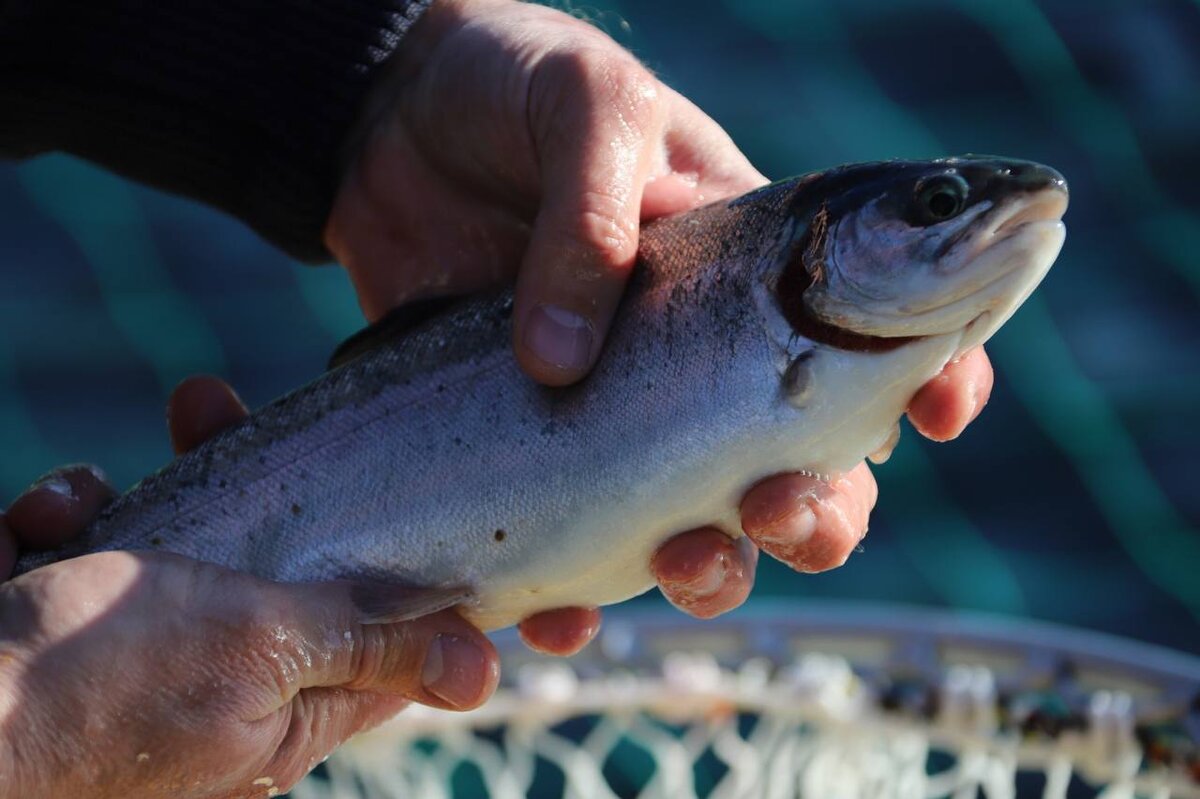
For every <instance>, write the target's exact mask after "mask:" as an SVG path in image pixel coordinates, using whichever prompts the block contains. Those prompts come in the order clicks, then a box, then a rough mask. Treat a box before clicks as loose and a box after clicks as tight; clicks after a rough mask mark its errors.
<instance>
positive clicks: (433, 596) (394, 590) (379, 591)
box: [350, 582, 472, 624]
mask: <svg viewBox="0 0 1200 799" xmlns="http://www.w3.org/2000/svg"><path fill="white" fill-rule="evenodd" d="M471 596H472V592H471V589H469V588H462V587H457V588H421V587H419V586H411V585H393V584H391V583H362V582H359V583H354V585H353V586H352V587H351V589H350V598H351V599H352V600H353V601H354V604H355V606H356V607H357V608H358V613H359V618H358V620H359V622H360V623H361V624H394V623H396V622H401V621H412V620H413V619H419V618H421V617H422V616H428V615H429V614H431V613H437V612H438V611H439V610H445V609H446V608H452V607H454V606H455V605H457V604H459V603H461V602H463V601H465V600H467V599H470V598H471Z"/></svg>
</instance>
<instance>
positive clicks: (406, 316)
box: [329, 297, 462, 369]
mask: <svg viewBox="0 0 1200 799" xmlns="http://www.w3.org/2000/svg"><path fill="white" fill-rule="evenodd" d="M460 302H462V297H432V298H430V299H426V300H416V301H415V302H410V303H408V304H407V305H401V306H400V307H399V308H396V309H394V310H392V311H390V312H389V313H388V314H387V316H385V317H383V318H382V319H380V320H379V321H378V322H376V323H374V324H372V325H368V326H367V327H364V328H363V329H362V330H360V331H358V332H357V333H355V334H354V335H353V336H351V337H350V338H348V339H346V340H345V341H343V342H342V343H341V344H339V345H338V348H337V349H336V350H334V351H333V355H332V356H330V358H329V368H330V369H336V368H338V367H339V366H342V365H343V364H347V363H349V362H350V361H353V360H354V359H355V358H357V357H358V356H360V355H366V354H367V353H368V352H371V351H373V350H376V349H379V348H380V347H384V346H387V345H388V344H391V343H392V342H393V341H395V340H396V339H398V338H402V337H403V336H405V335H406V334H407V333H409V332H410V331H412V330H414V329H415V328H417V327H419V326H421V325H423V324H425V323H426V322H428V321H429V320H430V319H433V318H434V317H437V316H440V315H441V314H443V313H445V312H446V311H448V310H449V309H450V308H451V307H453V306H455V305H457V304H458V303H460Z"/></svg>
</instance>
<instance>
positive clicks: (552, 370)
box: [513, 48, 663, 385]
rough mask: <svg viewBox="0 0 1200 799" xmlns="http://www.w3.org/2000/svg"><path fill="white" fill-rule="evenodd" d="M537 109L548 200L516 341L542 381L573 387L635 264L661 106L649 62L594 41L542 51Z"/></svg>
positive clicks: (535, 87) (524, 276)
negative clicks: (602, 48)
mask: <svg viewBox="0 0 1200 799" xmlns="http://www.w3.org/2000/svg"><path fill="white" fill-rule="evenodd" d="M530 108H531V124H532V126H533V135H534V138H535V141H536V142H537V146H538V152H539V160H540V163H539V166H540V168H541V176H542V177H541V182H542V199H541V205H540V208H539V211H538V214H537V218H536V220H535V222H534V228H533V233H532V235H531V237H530V242H529V247H528V250H527V251H526V254H525V258H524V260H523V263H522V266H521V270H520V273H519V275H518V278H517V288H516V298H515V306H514V314H515V315H514V319H515V325H514V331H513V335H514V346H515V349H516V354H517V359H518V360H519V361H520V363H521V366H522V368H524V369H525V371H526V372H528V373H529V375H530V376H532V377H533V378H534V379H535V380H538V381H540V382H542V383H546V384H547V385H566V384H569V383H573V382H575V381H576V380H579V379H580V378H581V377H583V375H584V374H586V372H587V371H588V369H590V368H591V366H592V364H593V363H594V362H595V360H596V357H597V355H598V354H599V352H600V348H601V344H602V342H603V339H604V336H605V334H606V333H607V331H608V326H609V322H610V320H611V318H612V314H613V312H614V311H615V310H616V307H617V303H618V302H619V300H620V298H621V292H622V290H623V289H624V286H625V281H626V279H627V278H628V276H629V273H630V270H631V269H632V267H633V262H634V258H635V256H636V254H637V243H638V222H639V215H640V209H641V200H642V187H643V185H644V184H645V182H646V179H647V177H648V176H649V173H650V170H651V169H652V167H653V165H654V164H655V162H656V158H658V159H659V160H660V161H661V156H662V153H661V151H660V150H659V149H656V148H658V147H659V143H660V142H661V137H660V133H661V127H662V124H663V121H662V117H663V111H662V108H661V107H660V105H659V103H658V100H657V82H656V81H655V80H654V79H653V78H652V77H651V76H650V75H649V73H647V72H646V70H645V69H644V68H642V67H641V66H640V65H639V64H637V62H636V61H634V60H633V59H632V58H631V57H629V56H627V55H626V54H624V53H621V54H619V55H618V54H612V53H607V52H603V53H601V52H599V51H598V50H597V49H596V48H588V49H583V50H579V51H576V52H573V53H569V54H561V55H550V56H547V57H546V59H545V60H544V61H543V62H542V63H541V65H540V66H539V68H538V72H537V74H536V75H535V77H534V78H533V83H532V88H531V101H530Z"/></svg>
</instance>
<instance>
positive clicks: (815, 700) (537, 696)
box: [294, 622, 1200, 799]
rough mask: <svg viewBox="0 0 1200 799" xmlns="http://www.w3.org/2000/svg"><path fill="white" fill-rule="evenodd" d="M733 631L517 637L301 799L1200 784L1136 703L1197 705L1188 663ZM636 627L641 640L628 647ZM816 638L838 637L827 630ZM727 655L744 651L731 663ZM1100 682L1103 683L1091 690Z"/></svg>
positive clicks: (772, 798) (891, 793) (314, 782)
mask: <svg viewBox="0 0 1200 799" xmlns="http://www.w3.org/2000/svg"><path fill="white" fill-rule="evenodd" d="M678 626H679V625H678V624H677V625H676V627H678ZM766 626H767V627H768V628H770V625H766ZM728 629H729V628H727V629H726V630H724V631H722V630H720V629H718V630H716V631H715V632H716V633H717V635H716V637H713V636H711V635H710V636H708V638H707V639H706V641H707V646H705V647H703V648H702V649H694V648H693V649H684V648H681V647H680V645H682V644H684V643H685V642H684V641H683V640H681V639H679V638H678V636H676V638H675V640H673V639H672V636H671V635H670V628H667V631H666V632H664V631H663V630H660V629H657V628H656V627H655V626H654V625H652V624H648V623H646V624H643V625H641V626H640V628H639V629H636V630H634V631H633V633H631V632H630V630H627V629H620V628H618V629H617V630H616V631H615V632H614V633H613V635H612V636H610V638H609V639H608V641H607V644H608V645H607V647H605V646H601V647H597V648H596V651H594V652H592V654H591V657H584V658H581V659H580V660H579V661H577V662H574V661H554V660H539V659H536V658H530V657H529V656H527V655H523V654H522V653H520V652H519V650H515V649H514V650H513V651H512V652H511V653H509V655H510V658H511V659H513V660H519V659H524V660H525V661H526V662H524V663H513V664H512V665H511V667H510V668H509V671H508V677H507V679H508V680H509V682H507V683H506V684H505V686H504V687H503V688H502V689H501V691H500V692H499V693H498V694H497V696H496V697H495V698H494V699H493V700H492V701H491V702H489V703H488V705H486V706H485V707H484V708H482V709H480V710H478V711H475V712H473V713H468V714H451V713H444V712H439V711H433V710H429V709H427V708H413V709H412V710H410V711H408V712H406V713H405V714H403V715H402V716H401V717H400V718H399V719H397V720H396V721H394V722H392V723H391V724H389V725H387V726H385V727H384V728H381V729H380V730H378V731H376V732H373V733H370V734H367V735H364V736H360V737H359V738H358V739H356V740H354V741H352V742H351V743H349V744H347V745H346V746H345V747H343V748H342V749H341V750H340V751H339V752H338V753H337V754H336V755H335V756H334V757H333V758H331V759H330V760H329V761H328V762H327V763H326V766H325V769H324V774H323V775H322V776H321V777H320V778H311V779H310V780H308V781H307V782H306V783H304V784H303V785H302V786H300V787H298V788H297V789H296V790H295V792H294V796H295V797H296V799H361V798H362V797H369V798H370V799H400V798H401V797H404V798H405V799H410V798H413V797H419V799H443V798H445V799H450V797H456V798H457V797H472V798H473V797H483V796H487V797H497V798H498V799H526V797H536V798H537V799H541V797H559V796H561V797H569V798H570V799H616V798H617V797H621V798H622V799H624V797H643V798H645V799H650V798H651V797H663V798H664V799H688V798H689V797H717V798H719V799H733V798H735V797H737V798H739V799H740V798H741V797H755V798H756V799H757V798H758V797H762V798H763V799H783V798H784V797H788V798H790V797H815V798H816V799H859V798H860V797H862V798H864V799H866V798H868V797H869V798H870V799H876V798H879V797H885V798H886V797H896V799H900V798H901V797H903V798H905V799H908V798H909V797H911V798H912V799H918V798H921V799H924V798H925V797H953V799H974V797H976V796H984V797H988V799H1003V798H1007V797H1017V796H1037V797H1048V798H1049V797H1076V796H1100V797H1106V799H1118V798H1121V799H1125V798H1128V799H1132V798H1133V797H1153V799H1160V798H1161V799H1165V798H1166V797H1200V784H1198V783H1197V782H1195V781H1194V778H1193V777H1192V776H1189V773H1188V768H1189V765H1188V764H1189V763H1191V766H1190V767H1194V768H1197V772H1198V773H1200V761H1195V760H1191V761H1189V760H1187V758H1188V757H1193V756H1194V754H1195V750H1194V746H1193V744H1194V740H1191V741H1183V740H1176V739H1175V738H1170V737H1169V736H1168V738H1167V739H1165V740H1169V741H1174V744H1176V745H1177V747H1176V750H1173V755H1172V757H1174V761H1173V760H1172V758H1171V757H1167V758H1165V759H1164V758H1163V757H1159V761H1161V762H1152V760H1153V759H1151V758H1148V757H1147V756H1146V755H1147V753H1146V751H1145V749H1146V746H1145V745H1144V744H1146V745H1153V746H1159V745H1160V744H1159V743H1157V742H1153V743H1152V744H1148V741H1150V739H1149V738H1147V733H1146V731H1145V730H1146V726H1145V723H1143V722H1139V713H1140V714H1141V715H1145V714H1147V713H1148V714H1150V715H1151V716H1153V717H1154V718H1155V719H1157V720H1158V723H1159V726H1160V727H1161V726H1162V722H1163V721H1164V720H1165V719H1171V718H1174V717H1173V716H1171V715H1170V713H1168V710H1171V709H1179V708H1182V711H1181V712H1182V713H1184V714H1186V713H1187V712H1188V711H1187V703H1186V701H1185V702H1184V703H1183V704H1182V705H1180V701H1181V700H1183V699H1187V697H1188V693H1187V692H1188V691H1189V690H1191V691H1194V690H1195V689H1196V688H1198V687H1200V677H1196V679H1197V681H1196V682H1194V683H1190V682H1189V680H1190V679H1191V676H1195V675H1191V676H1188V677H1184V678H1179V679H1168V680H1165V681H1164V680H1159V681H1158V682H1157V683H1155V682H1153V681H1148V680H1147V672H1146V671H1145V669H1142V670H1141V671H1138V672H1137V673H1136V674H1134V673H1133V672H1132V671H1128V670H1127V673H1123V674H1117V673H1115V672H1113V671H1112V670H1111V669H1110V670H1109V671H1106V672H1092V671H1080V672H1078V673H1076V672H1075V671H1072V673H1070V674H1067V675H1065V676H1064V674H1062V673H1061V672H1062V669H1061V661H1055V664H1056V665H1055V666H1054V668H1051V669H1050V671H1046V668H1045V667H1046V666H1047V664H1050V663H1051V661H1049V660H1047V659H1046V658H1045V657H1044V656H1045V654H1046V649H1045V647H1044V646H1041V647H1039V646H1031V645H1030V644H1029V643H1028V642H1023V643H1022V644H1021V646H1019V647H1018V646H1016V645H1014V644H1012V642H1000V643H997V642H996V641H994V640H993V641H990V642H989V643H990V644H991V645H992V649H991V650H989V654H988V656H987V658H984V657H983V656H981V655H979V654H978V652H979V650H974V651H975V652H976V654H974V655H972V654H969V653H970V652H971V650H969V649H967V650H962V648H961V647H958V649H955V647H956V646H958V644H959V643H961V640H962V636H961V635H959V636H949V637H948V636H946V635H944V634H939V635H933V636H932V637H930V636H931V634H930V633H928V632H926V633H925V636H926V637H925V638H924V639H923V640H921V642H920V643H921V645H920V646H917V647H915V648H914V646H913V643H914V640H917V639H913V638H912V636H911V634H910V633H911V631H904V630H901V631H899V632H897V631H896V630H889V631H886V632H885V631H881V630H878V629H876V630H872V631H870V633H869V634H864V633H863V631H862V630H857V631H855V632H854V634H853V635H851V636H850V637H849V638H845V639H842V641H841V643H842V644H846V642H847V641H849V642H850V643H851V645H850V646H849V648H850V650H852V654H850V655H847V654H828V653H824V652H801V653H798V654H796V655H793V656H790V657H787V658H782V657H780V653H781V652H783V651H788V650H790V649H794V648H795V647H794V646H793V645H792V643H791V642H790V641H789V639H788V638H787V637H786V636H785V637H783V638H779V639H776V638H772V637H771V636H772V635H773V633H775V632H778V630H777V629H774V628H772V629H766V630H763V629H758V630H753V629H750V627H749V626H748V625H747V624H746V623H745V622H743V623H742V625H741V626H740V627H739V628H737V629H736V630H735V632H736V633H737V634H738V635H737V636H736V637H735V638H728V637H726V638H725V639H722V638H721V636H720V634H721V633H722V632H728ZM789 629H790V627H789ZM823 632H824V633H827V631H823ZM764 633H765V634H766V635H767V638H765V639H763V638H761V635H762V634H764ZM631 634H632V635H633V636H634V638H636V639H638V645H637V646H631V645H629V641H624V640H622V636H624V637H626V638H628V637H629V636H630V635H631ZM756 635H758V636H760V637H759V638H758V639H756V638H755V636H756ZM817 637H818V638H820V636H817ZM772 642H773V643H772ZM819 642H820V643H822V644H826V645H834V647H835V648H837V647H836V644H837V643H838V641H836V640H831V639H829V637H828V635H827V634H826V635H825V637H824V639H822V640H820V641H819ZM691 643H692V644H693V645H694V644H695V643H696V642H695V640H692V642H691ZM751 643H757V646H750V644H751ZM897 647H899V648H900V649H901V650H903V651H904V652H905V653H906V654H905V656H904V657H899V658H898V657H897V651H898V650H897ZM931 647H932V648H931ZM731 648H732V649H734V650H740V651H742V652H744V653H752V654H750V656H749V657H742V658H741V659H736V658H735V659H733V662H735V663H736V665H732V664H731V663H722V660H729V659H730V658H727V657H722V656H721V653H722V652H726V653H727V650H729V649H731ZM840 648H841V649H846V648H847V647H846V646H842V647H840ZM764 652H766V653H767V654H763V653H764ZM922 652H923V653H924V654H923V655H921V654H920V653H922ZM659 653H661V654H659ZM914 653H917V655H919V656H916V657H914ZM955 658H963V659H964V662H954V660H955ZM981 659H987V660H990V663H988V664H984V663H982V662H979V661H980V660H981ZM921 660H925V661H926V663H925V666H924V668H922V669H919V670H917V669H914V667H913V665H912V664H913V662H916V661H921ZM971 660H975V661H976V662H969V661H971ZM648 663H652V664H653V666H652V667H651V666H649V665H647V664H648ZM1038 664H1041V665H1040V666H1039V665H1038ZM1139 665H1142V666H1144V664H1139ZM1072 668H1074V666H1073V667H1072ZM1054 669H1057V671H1055V670H1054ZM1036 673H1042V674H1050V675H1051V677H1049V678H1047V679H1041V680H1039V679H1038V678H1036ZM1098 675H1099V677H1103V678H1104V679H1102V680H1100V682H1101V683H1104V684H1106V685H1104V684H1102V685H1094V683H1096V682H1097V679H1098ZM1196 675H1200V671H1197V672H1196ZM1160 676H1161V675H1160ZM1172 676H1173V677H1178V675H1177V674H1173V675H1172ZM1189 701H1190V700H1189ZM1180 718H1181V719H1184V717H1183V716H1180ZM1181 723H1184V724H1186V719H1184V721H1183V722H1181ZM1168 726H1169V727H1170V725H1168ZM1156 729H1157V728H1156ZM1176 729H1184V728H1183V727H1170V730H1176ZM1176 737H1178V736H1176ZM1185 737H1186V736H1185ZM1189 746H1192V747H1193V748H1190V749H1189V748H1188V747H1189ZM1160 754H1161V753H1160Z"/></svg>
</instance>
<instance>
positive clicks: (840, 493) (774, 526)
mask: <svg viewBox="0 0 1200 799" xmlns="http://www.w3.org/2000/svg"><path fill="white" fill-rule="evenodd" d="M878 495H879V493H878V488H877V487H876V485H875V478H874V477H872V476H871V472H870V470H869V469H868V468H867V465H866V464H865V463H861V464H859V465H858V466H856V467H854V468H853V469H851V470H850V471H849V472H847V473H846V474H845V475H843V476H841V477H838V478H836V479H834V480H833V481H832V482H829V483H826V482H824V481H822V480H819V479H817V478H815V477H810V476H807V475H803V474H785V475H777V476H775V477H771V478H768V479H767V480H764V481H763V482H761V483H759V484H758V485H756V486H754V487H753V488H752V489H750V491H749V492H748V493H747V494H746V496H745V498H744V499H743V500H742V507H741V514H742V529H743V530H745V532H746V535H748V536H749V537H750V538H751V539H752V540H753V541H754V543H756V544H758V546H759V547H761V548H762V550H763V551H764V552H766V553H767V554H769V555H771V556H772V557H774V558H776V559H778V560H780V561H782V562H784V563H786V564H787V565H789V566H791V567H792V568H793V569H796V570H797V571H802V572H809V573H813V572H821V571H825V570H827V569H832V568H835V567H837V566H841V565H842V564H843V563H845V562H846V559H847V558H849V557H850V553H851V552H852V551H853V550H854V548H855V547H856V546H858V543H859V542H860V541H861V540H862V538H863V536H864V535H866V532H867V520H868V517H869V516H870V513H871V509H872V508H873V507H874V506H875V500H876V499H877V498H878Z"/></svg>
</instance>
